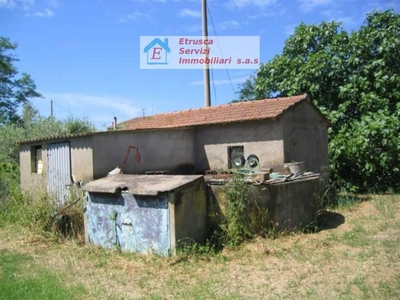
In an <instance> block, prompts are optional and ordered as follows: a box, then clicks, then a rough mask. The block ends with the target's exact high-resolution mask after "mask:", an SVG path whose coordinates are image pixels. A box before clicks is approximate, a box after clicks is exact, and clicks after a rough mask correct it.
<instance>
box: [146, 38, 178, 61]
mask: <svg viewBox="0 0 400 300" xmlns="http://www.w3.org/2000/svg"><path fill="white" fill-rule="evenodd" d="M143 52H145V53H146V54H147V64H148V65H167V64H168V56H167V54H168V53H170V52H171V49H170V48H169V47H168V39H167V38H165V39H164V41H162V40H160V39H159V38H155V39H154V40H153V41H151V42H150V43H149V44H148V45H147V46H146V47H144V51H143Z"/></svg>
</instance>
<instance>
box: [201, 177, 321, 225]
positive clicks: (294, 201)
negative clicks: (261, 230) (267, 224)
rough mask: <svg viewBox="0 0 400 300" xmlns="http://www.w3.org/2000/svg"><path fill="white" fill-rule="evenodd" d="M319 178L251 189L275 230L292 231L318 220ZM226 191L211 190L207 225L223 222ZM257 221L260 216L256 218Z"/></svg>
mask: <svg viewBox="0 0 400 300" xmlns="http://www.w3.org/2000/svg"><path fill="white" fill-rule="evenodd" d="M322 185H323V183H321V181H320V178H319V177H317V178H307V179H302V180H296V181H290V182H284V183H277V184H270V185H259V186H251V189H252V190H251V195H252V197H254V199H255V200H256V201H257V203H259V205H260V207H261V208H266V209H267V211H268V215H269V217H270V218H271V224H274V226H275V229H276V230H279V231H280V230H292V229H294V228H297V227H302V226H306V225H308V224H310V223H311V222H313V221H315V220H316V217H317V215H318V212H319V210H320V208H321V187H322ZM223 189H224V187H223V186H218V185H212V186H210V187H209V201H210V204H209V209H208V222H210V223H211V225H212V226H214V227H216V226H218V225H219V224H220V223H221V222H223V220H224V218H225V217H224V215H225V213H226V206H227V203H226V201H227V200H226V198H225V194H224V192H223ZM254 218H257V216H254Z"/></svg>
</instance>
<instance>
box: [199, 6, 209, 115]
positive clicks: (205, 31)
mask: <svg viewBox="0 0 400 300" xmlns="http://www.w3.org/2000/svg"><path fill="white" fill-rule="evenodd" d="M201 8H202V25H203V40H206V39H208V28H207V0H202V2H201ZM203 48H204V49H205V51H204V52H205V54H204V61H206V60H208V45H207V44H206V43H204V44H203ZM204 106H206V107H207V106H211V101H210V69H209V65H208V64H204Z"/></svg>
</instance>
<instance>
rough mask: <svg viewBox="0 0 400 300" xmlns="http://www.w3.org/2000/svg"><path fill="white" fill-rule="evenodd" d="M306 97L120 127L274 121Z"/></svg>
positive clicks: (164, 116)
mask: <svg viewBox="0 0 400 300" xmlns="http://www.w3.org/2000/svg"><path fill="white" fill-rule="evenodd" d="M307 98H308V96H307V94H303V95H299V96H292V97H284V98H275V99H265V100H257V101H247V102H239V103H231V104H224V105H219V106H210V107H203V108H197V109H189V110H184V111H179V112H173V113H165V114H157V115H154V116H149V117H144V118H134V119H131V120H128V121H125V122H121V123H120V124H119V125H120V126H121V127H122V128H123V130H135V129H161V128H178V127H188V126H199V125H209V124H221V123H232V122H241V121H251V120H261V119H273V118H276V117H278V116H279V115H281V114H282V113H283V112H284V111H285V110H287V109H289V108H290V107H292V106H293V105H295V104H296V103H298V102H300V101H303V100H306V99H307Z"/></svg>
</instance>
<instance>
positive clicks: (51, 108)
mask: <svg viewBox="0 0 400 300" xmlns="http://www.w3.org/2000/svg"><path fill="white" fill-rule="evenodd" d="M50 116H51V117H53V100H50Z"/></svg>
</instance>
